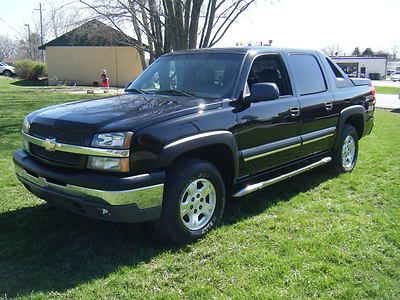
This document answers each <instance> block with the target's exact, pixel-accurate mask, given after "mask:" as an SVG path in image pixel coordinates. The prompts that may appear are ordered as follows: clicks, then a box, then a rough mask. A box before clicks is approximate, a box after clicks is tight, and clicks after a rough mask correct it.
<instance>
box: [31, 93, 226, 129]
mask: <svg viewBox="0 0 400 300" xmlns="http://www.w3.org/2000/svg"><path fill="white" fill-rule="evenodd" d="M220 106H221V100H220V99H203V98H195V97H182V96H163V95H144V94H140V95H136V94H124V95H120V96H113V97H107V98H100V99H94V100H83V101H76V102H69V103H64V104H59V105H55V106H50V107H47V108H44V109H41V110H38V111H36V112H33V113H31V114H30V115H29V116H28V119H29V121H30V122H31V123H32V122H34V123H41V124H46V125H51V126H56V127H59V128H71V129H80V130H84V131H93V132H95V131H97V132H110V131H121V130H133V131H138V130H140V129H141V128H143V127H146V126H149V125H152V124H155V123H158V122H162V121H165V120H168V119H171V118H175V117H179V116H183V115H187V114H191V113H197V112H198V111H199V110H203V111H204V110H209V109H215V108H218V107H220Z"/></svg>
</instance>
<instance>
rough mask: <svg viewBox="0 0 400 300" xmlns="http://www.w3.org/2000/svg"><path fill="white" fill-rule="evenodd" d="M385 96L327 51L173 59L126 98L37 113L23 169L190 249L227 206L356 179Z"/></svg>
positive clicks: (225, 52) (29, 122)
mask: <svg viewBox="0 0 400 300" xmlns="http://www.w3.org/2000/svg"><path fill="white" fill-rule="evenodd" d="M374 110H375V90H374V88H373V87H372V86H371V83H370V81H369V80H368V79H349V78H348V77H347V76H346V75H345V74H344V73H343V72H342V70H341V69H340V68H339V67H338V66H337V65H336V64H335V63H334V62H332V61H331V60H330V59H329V58H328V57H326V56H325V55H324V54H322V53H320V52H318V51H311V50H297V49H275V48H270V47H262V48H221V49H201V50H189V51H182V52H175V53H170V54H167V55H164V56H162V57H160V58H159V59H158V60H157V61H155V62H154V63H153V64H152V65H150V66H149V67H148V68H147V69H146V70H145V71H144V72H143V73H142V74H141V75H140V76H139V77H138V78H137V79H136V80H135V81H134V82H132V83H129V84H128V85H127V87H126V91H125V93H124V94H123V95H119V96H113V97H107V98H102V99H95V100H85V101H77V102H72V103H65V104H60V105H56V106H52V107H49V108H44V109H41V110H38V111H35V112H32V113H31V114H29V115H28V116H27V117H26V119H25V121H24V123H23V127H22V135H23V149H21V150H18V151H16V152H15V153H14V157H13V159H14V163H15V169H16V174H17V176H18V178H19V179H20V181H21V182H22V183H23V184H24V185H25V186H26V188H27V189H28V190H29V191H31V192H32V193H34V194H35V195H37V196H38V197H40V198H42V199H44V200H46V201H48V202H50V203H54V204H56V205H58V206H61V207H64V208H67V209H69V210H71V211H74V212H76V213H79V214H83V215H87V216H91V217H97V218H101V219H104V220H110V221H118V222H144V221H150V220H152V221H155V224H156V226H157V228H158V229H159V230H160V232H161V234H162V235H165V236H166V237H168V238H171V239H172V240H174V241H176V242H178V243H185V242H191V241H194V240H196V239H198V238H199V237H201V236H203V235H204V234H205V233H206V232H207V231H209V230H210V229H212V228H214V227H215V226H216V225H217V224H218V222H219V221H220V219H221V216H222V213H223V211H224V205H225V199H226V197H228V196H231V197H241V196H244V195H247V194H249V193H251V192H254V191H257V190H259V189H261V188H264V187H266V186H268V185H271V184H273V183H275V182H278V181H281V180H283V179H286V178H289V177H292V176H295V175H296V174H299V173H302V172H305V171H307V170H310V169H313V168H316V167H318V166H322V165H327V166H328V168H329V169H331V170H334V171H335V172H339V173H340V172H351V171H352V170H353V168H354V166H355V164H356V161H357V153H358V141H359V139H361V138H362V137H364V136H365V135H367V134H369V133H370V132H371V130H372V127H373V122H374V121H373V120H374V116H373V115H374Z"/></svg>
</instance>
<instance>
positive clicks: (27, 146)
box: [22, 139, 29, 152]
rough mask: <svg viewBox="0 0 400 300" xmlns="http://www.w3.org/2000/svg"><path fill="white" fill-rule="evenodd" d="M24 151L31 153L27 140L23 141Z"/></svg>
mask: <svg viewBox="0 0 400 300" xmlns="http://www.w3.org/2000/svg"><path fill="white" fill-rule="evenodd" d="M22 149H24V150H25V151H26V152H29V142H28V141H27V140H26V139H22Z"/></svg>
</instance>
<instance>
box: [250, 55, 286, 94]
mask: <svg viewBox="0 0 400 300" xmlns="http://www.w3.org/2000/svg"><path fill="white" fill-rule="evenodd" d="M260 82H271V83H275V84H276V85H277V86H278V88H279V92H280V95H281V96H287V95H292V88H291V85H290V82H289V77H288V74H287V71H286V68H285V65H284V63H283V61H282V59H281V57H280V56H279V55H277V54H268V55H263V56H260V57H258V58H256V59H255V61H254V62H253V65H252V67H251V70H250V74H249V77H248V79H247V84H248V86H249V88H250V90H251V87H252V86H253V84H255V83H260Z"/></svg>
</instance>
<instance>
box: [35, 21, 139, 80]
mask: <svg viewBox="0 0 400 300" xmlns="http://www.w3.org/2000/svg"><path fill="white" fill-rule="evenodd" d="M135 42H136V40H134V39H132V38H130V37H127V36H125V35H124V34H122V33H121V32H119V31H118V30H115V29H113V28H111V27H110V26H107V25H105V24H104V23H102V22H100V21H97V20H92V21H89V22H87V23H85V24H83V25H82V26H80V27H78V28H75V29H74V30H72V31H70V32H67V33H66V34H64V35H62V36H60V37H58V38H56V39H54V40H52V41H50V42H48V43H46V44H44V45H42V46H41V47H39V48H40V49H45V50H46V55H45V57H46V63H47V71H48V78H49V85H57V84H59V83H68V84H77V85H93V84H94V83H96V82H97V83H99V84H100V85H101V81H100V75H101V72H102V70H104V69H105V70H107V75H108V77H109V78H110V84H111V85H112V86H124V85H125V83H126V82H128V81H132V80H133V79H135V78H136V77H137V75H138V74H139V73H140V72H141V71H142V65H141V61H140V57H139V53H138V51H137V50H136V48H134V47H133V46H132V44H133V43H135Z"/></svg>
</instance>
